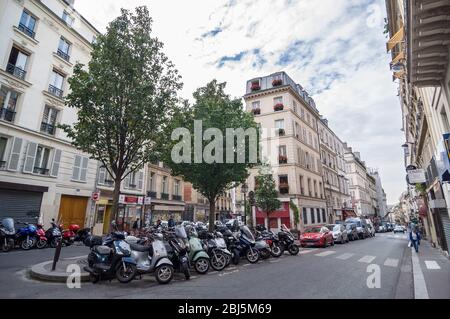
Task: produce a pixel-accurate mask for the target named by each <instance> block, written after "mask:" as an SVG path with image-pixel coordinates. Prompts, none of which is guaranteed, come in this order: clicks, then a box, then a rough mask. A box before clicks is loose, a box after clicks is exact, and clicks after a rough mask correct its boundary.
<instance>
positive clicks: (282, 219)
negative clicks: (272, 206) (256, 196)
mask: <svg viewBox="0 0 450 319" xmlns="http://www.w3.org/2000/svg"><path fill="white" fill-rule="evenodd" d="M256 224H257V225H264V226H265V227H266V228H267V229H279V228H280V227H281V225H282V224H285V225H286V227H287V228H291V218H290V212H289V202H284V203H281V206H280V208H279V209H278V210H275V211H273V212H271V213H269V214H267V213H266V212H263V211H261V210H260V209H259V208H258V207H256Z"/></svg>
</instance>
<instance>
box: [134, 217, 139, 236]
mask: <svg viewBox="0 0 450 319" xmlns="http://www.w3.org/2000/svg"><path fill="white" fill-rule="evenodd" d="M138 228H140V227H139V218H138V219H136V220H135V221H134V223H133V233H134V235H137V232H138Z"/></svg>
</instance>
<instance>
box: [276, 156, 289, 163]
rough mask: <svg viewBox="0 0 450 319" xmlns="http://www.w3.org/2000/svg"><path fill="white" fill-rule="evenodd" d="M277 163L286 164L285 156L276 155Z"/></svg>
mask: <svg viewBox="0 0 450 319" xmlns="http://www.w3.org/2000/svg"><path fill="white" fill-rule="evenodd" d="M278 163H279V164H287V156H284V155H279V156H278Z"/></svg>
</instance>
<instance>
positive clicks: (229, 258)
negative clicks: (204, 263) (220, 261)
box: [225, 254, 232, 266]
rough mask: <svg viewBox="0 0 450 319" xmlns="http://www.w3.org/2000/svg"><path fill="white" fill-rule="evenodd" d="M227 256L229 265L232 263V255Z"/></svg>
mask: <svg viewBox="0 0 450 319" xmlns="http://www.w3.org/2000/svg"><path fill="white" fill-rule="evenodd" d="M225 257H226V258H227V266H229V265H230V264H231V259H232V258H231V256H230V255H228V254H226V255H225Z"/></svg>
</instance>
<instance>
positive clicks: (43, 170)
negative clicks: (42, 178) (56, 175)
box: [33, 167, 49, 175]
mask: <svg viewBox="0 0 450 319" xmlns="http://www.w3.org/2000/svg"><path fill="white" fill-rule="evenodd" d="M33 173H35V174H40V175H48V173H49V169H48V168H44V167H35V168H34V169H33Z"/></svg>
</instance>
